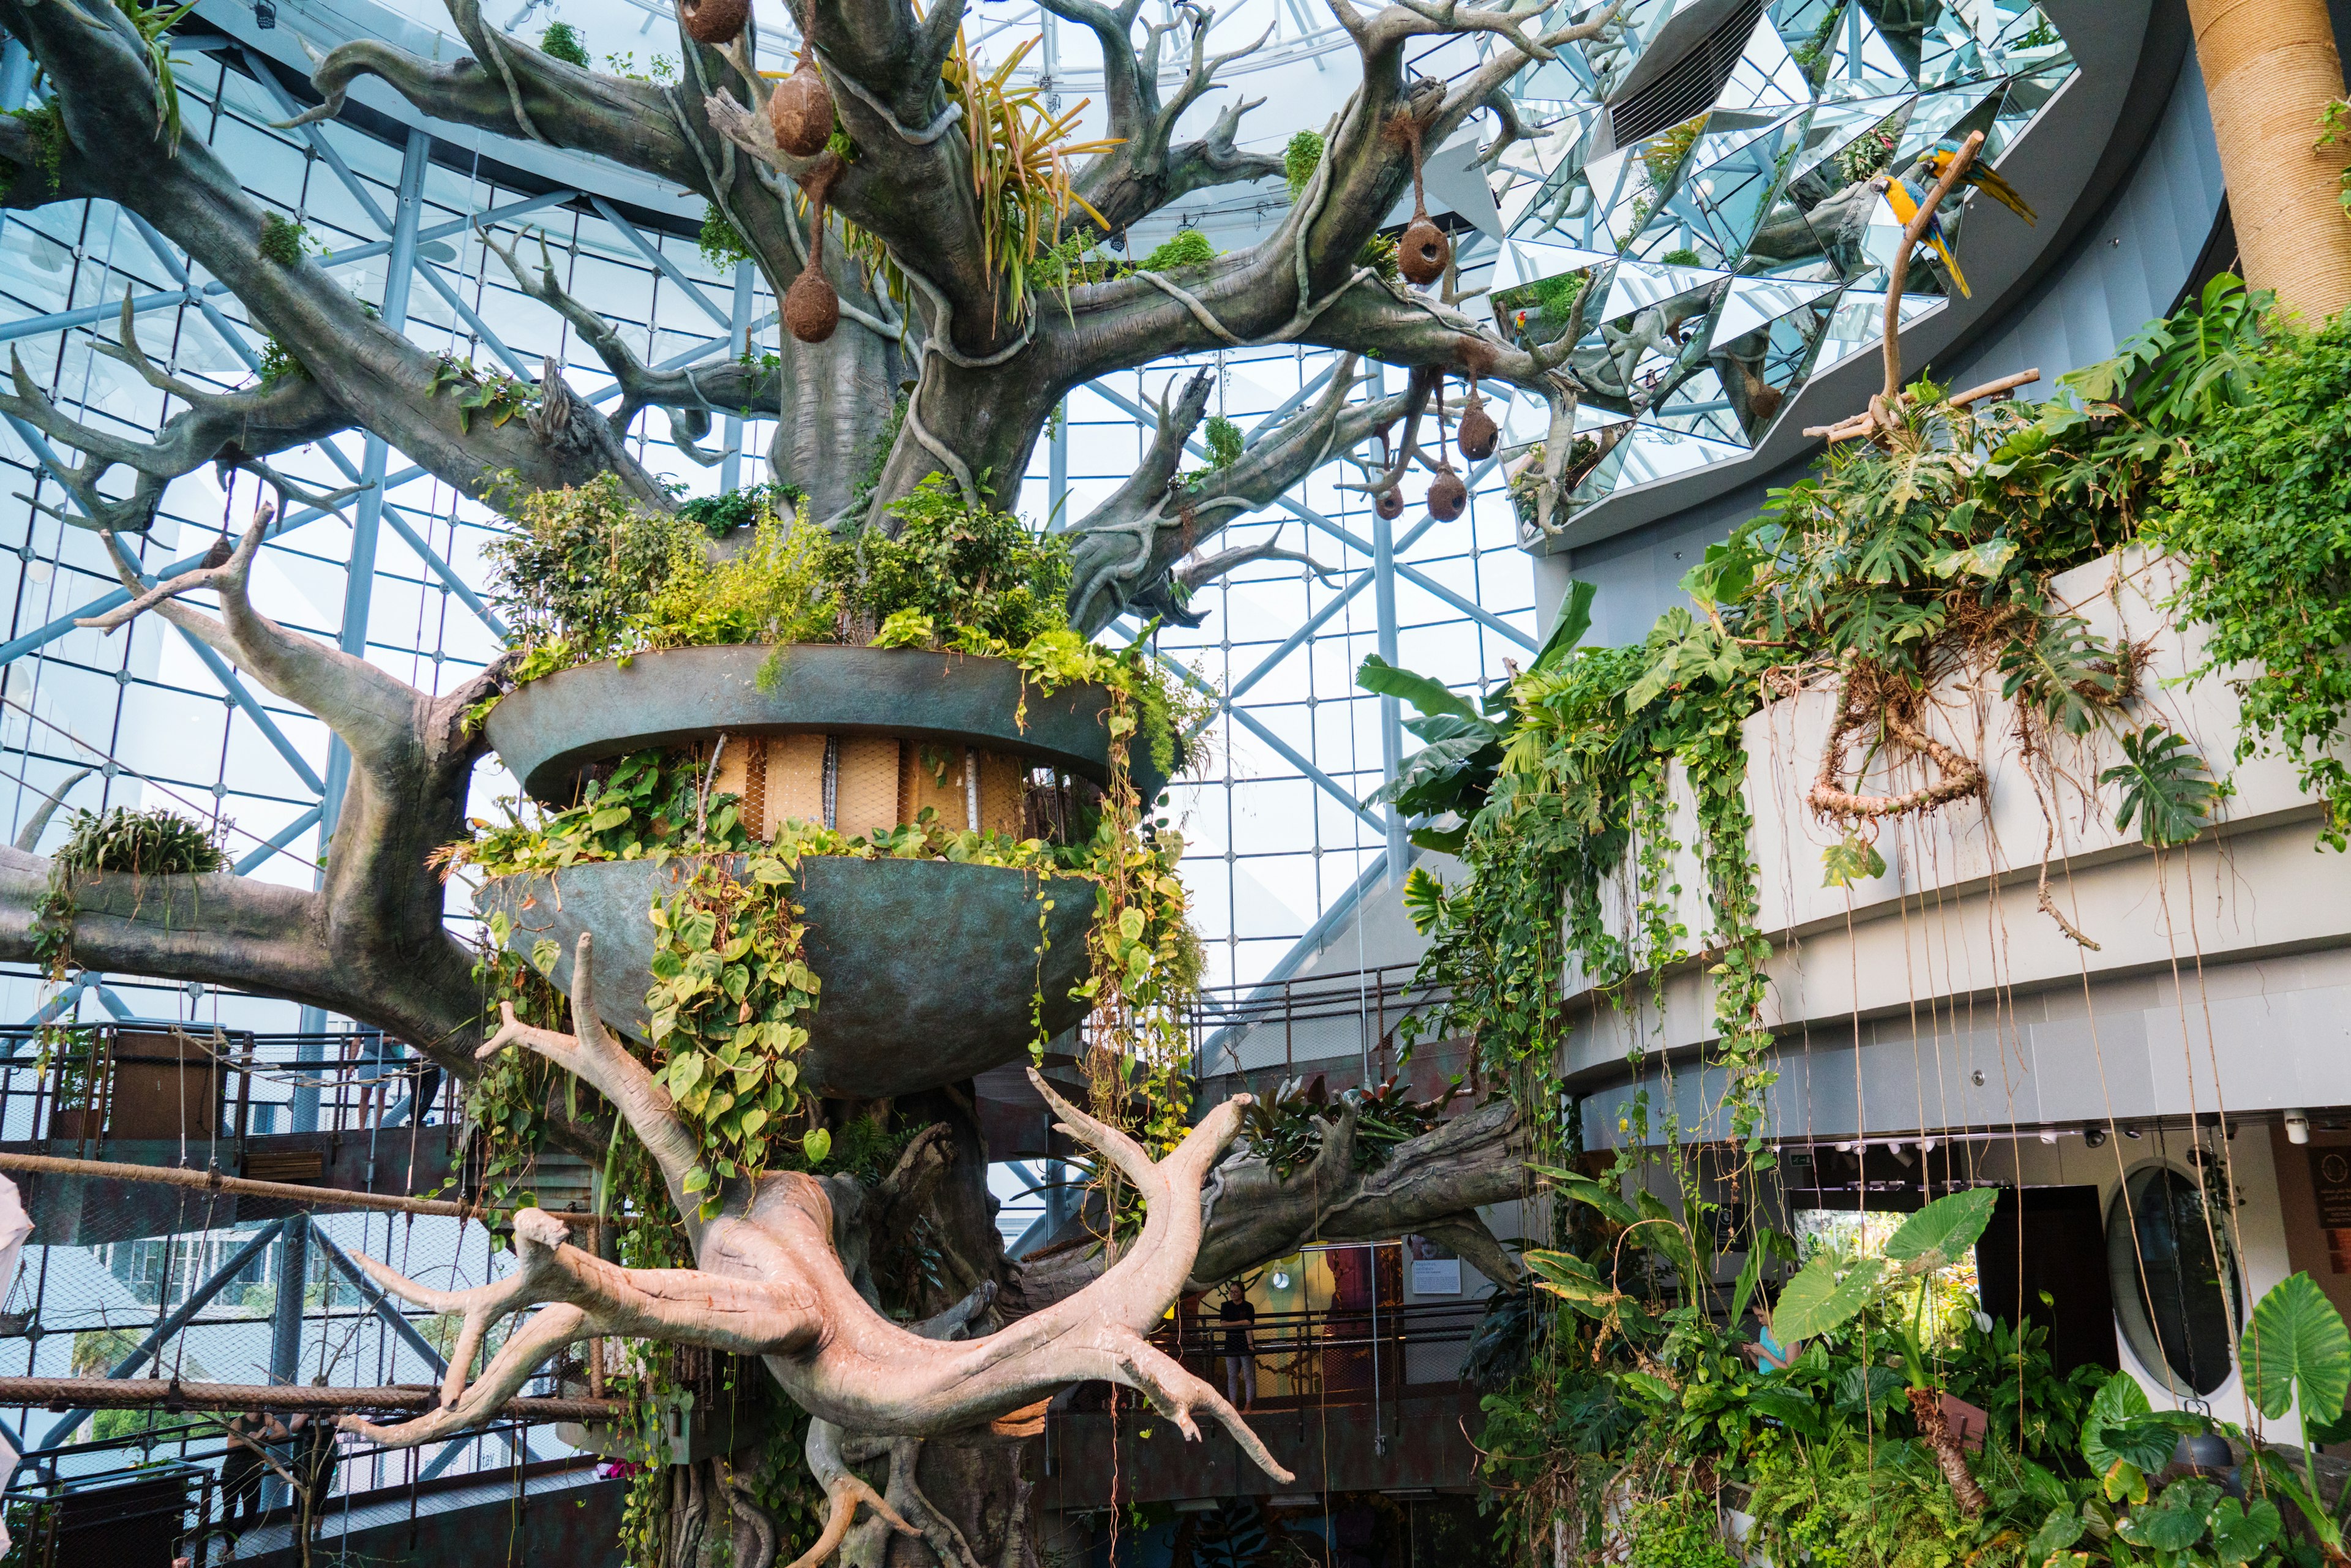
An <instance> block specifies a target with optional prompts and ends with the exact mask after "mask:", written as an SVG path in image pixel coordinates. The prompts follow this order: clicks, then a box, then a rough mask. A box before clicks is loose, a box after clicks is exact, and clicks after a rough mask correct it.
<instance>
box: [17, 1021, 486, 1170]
mask: <svg viewBox="0 0 2351 1568" xmlns="http://www.w3.org/2000/svg"><path fill="white" fill-rule="evenodd" d="M461 1111H462V1102H461V1090H460V1088H459V1086H458V1085H457V1084H455V1082H452V1081H451V1080H450V1079H449V1077H448V1075H447V1074H445V1073H444V1072H443V1071H441V1070H440V1069H439V1068H438V1067H436V1066H434V1064H433V1063H432V1062H431V1061H427V1060H426V1059H425V1058H423V1056H421V1055H419V1054H417V1053H416V1052H415V1051H413V1050H411V1049H410V1048H409V1047H407V1046H406V1045H404V1044H402V1042H400V1041H398V1040H392V1039H391V1038H389V1037H387V1036H385V1035H383V1034H381V1032H380V1031H376V1030H357V1029H354V1030H329V1031H325V1032H320V1033H309V1034H303V1033H258V1032H256V1031H254V1030H221V1029H215V1028H214V1027H212V1026H210V1025H188V1024H175V1023H172V1022H168V1021H158V1022H152V1023H150V1022H145V1021H141V1020H136V1019H133V1020H127V1021H120V1022H107V1023H92V1024H78V1025H74V1026H71V1027H69V1028H59V1027H57V1026H54V1025H52V1026H48V1027H47V1028H39V1027H35V1026H30V1025H15V1026H0V1141H5V1142H11V1143H24V1142H37V1143H44V1144H47V1145H50V1146H51V1147H52V1149H53V1151H54V1152H56V1153H59V1154H73V1155H77V1156H78V1157H84V1158H96V1157H99V1153H100V1152H101V1151H102V1150H103V1149H104V1148H105V1146H106V1145H108V1144H109V1143H110V1142H121V1141H126V1140H135V1139H142V1138H157V1137H161V1138H166V1139H172V1138H178V1139H184V1140H186V1141H189V1142H209V1141H212V1140H215V1139H233V1140H236V1141H238V1142H240V1143H241V1142H243V1141H244V1140H245V1139H246V1138H247V1137H250V1136H254V1135H256V1134H260V1135H266V1134H272V1133H286V1132H296V1131H300V1132H319V1133H365V1132H372V1131H378V1130H381V1129H383V1128H387V1127H391V1126H400V1127H411V1126H431V1125H439V1124H447V1123H452V1122H455V1121H456V1120H458V1119H459V1116H460V1114H461Z"/></svg>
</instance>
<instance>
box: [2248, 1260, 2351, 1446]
mask: <svg viewBox="0 0 2351 1568" xmlns="http://www.w3.org/2000/svg"><path fill="white" fill-rule="evenodd" d="M2237 1355H2238V1361H2239V1364H2240V1365H2241V1366H2243V1367H2244V1368H2245V1372H2246V1377H2245V1381H2246V1384H2247V1385H2248V1389H2249V1391H2250V1392H2251V1393H2252V1396H2253V1405H2254V1407H2255V1408H2257V1409H2259V1410H2260V1411H2261V1413H2262V1415H2263V1416H2267V1417H2269V1418H2270V1419H2271V1420H2273V1421H2274V1420H2276V1419H2277V1418H2278V1417H2279V1416H2283V1415H2284V1414H2285V1413H2286V1410H2287V1409H2288V1407H2290V1406H2292V1405H2293V1403H2294V1393H2295V1390H2296V1388H2297V1387H2299V1389H2300V1391H2301V1394H2302V1407H2303V1408H2304V1409H2305V1410H2316V1411H2325V1412H2327V1413H2329V1414H2332V1413H2333V1412H2335V1411H2338V1410H2340V1409H2342V1408H2343V1397H2344V1395H2345V1393H2346V1391H2351V1331H2346V1329H2345V1328H2344V1326H2343V1314H2342V1313H2341V1312H2336V1311H2335V1303H2334V1302H2332V1301H2328V1300H2327V1299H2326V1296H2325V1292H2323V1291H2320V1290H2319V1288H2318V1286H2317V1285H2316V1284H2315V1283H2314V1282H2313V1281H2312V1280H2311V1278H2310V1276H2309V1275H2307V1274H2295V1275H2293V1276H2291V1277H2290V1278H2287V1279H2284V1280H2281V1281H2278V1282H2277V1284H2276V1285H2274V1286H2273V1287H2272V1288H2271V1290H2270V1293H2269V1294H2268V1295H2266V1296H2263V1297H2262V1299H2261V1301H2260V1303H2259V1304H2258V1305H2256V1306H2255V1307H2254V1308H2253V1317H2252V1322H2250V1323H2248V1324H2247V1325H2246V1327H2245V1336H2244V1341H2243V1343H2241V1344H2240V1345H2239V1346H2238V1348H2237Z"/></svg>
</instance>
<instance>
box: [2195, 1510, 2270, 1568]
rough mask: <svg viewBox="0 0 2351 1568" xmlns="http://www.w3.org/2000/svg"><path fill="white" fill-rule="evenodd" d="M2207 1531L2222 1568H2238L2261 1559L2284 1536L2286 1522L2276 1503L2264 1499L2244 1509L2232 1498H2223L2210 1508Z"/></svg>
mask: <svg viewBox="0 0 2351 1568" xmlns="http://www.w3.org/2000/svg"><path fill="white" fill-rule="evenodd" d="M2210 1528H2211V1531H2212V1555H2213V1557H2214V1558H2215V1559H2216V1560H2217V1561H2218V1562H2219V1563H2220V1564H2221V1568H2237V1565H2238V1564H2239V1563H2250V1562H2252V1560H2253V1559H2254V1558H2255V1557H2258V1556H2260V1555H2261V1553H2262V1552H2264V1551H2265V1550H2267V1549H2268V1547H2269V1545H2270V1543H2271V1542H2274V1541H2275V1540H2277V1538H2278V1537H2279V1536H2280V1535H2282V1534H2283V1533H2284V1532H2285V1521H2284V1520H2283V1518H2282V1517H2280V1515H2279V1513H2278V1507H2277V1504H2275V1503H2273V1502H2272V1501H2270V1500H2269V1499H2267V1498H2259V1499H2256V1500H2254V1502H2253V1505H2252V1507H2251V1508H2247V1507H2245V1506H2244V1505H2243V1504H2241V1503H2240V1502H2239V1501H2238V1500H2236V1499H2235V1498H2232V1497H2224V1498H2222V1499H2221V1500H2220V1501H2219V1502H2217V1503H2215V1504H2214V1505H2213V1507H2212V1515H2211V1525H2210Z"/></svg>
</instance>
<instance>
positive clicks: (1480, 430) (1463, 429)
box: [1455, 387, 1502, 463]
mask: <svg viewBox="0 0 2351 1568" xmlns="http://www.w3.org/2000/svg"><path fill="white" fill-rule="evenodd" d="M1501 434H1502V433H1501V430H1500V428H1499V426H1497V425H1496V424H1495V423H1494V416H1493V415H1492V414H1490V413H1487V412H1486V400H1485V399H1484V398H1482V397H1479V395H1478V391H1477V389H1476V388H1475V387H1472V388H1471V389H1470V391H1469V401H1468V402H1467V403H1465V404H1463V405H1462V409H1461V423H1460V426H1459V428H1458V430H1457V431H1456V432H1455V439H1456V440H1458V442H1459V443H1460V446H1461V455H1462V456H1463V457H1465V458H1468V460H1469V461H1470V462H1472V463H1483V462H1484V461H1486V459H1487V458H1489V457H1491V456H1492V455H1494V443H1495V442H1496V441H1498V440H1499V439H1500V438H1501Z"/></svg>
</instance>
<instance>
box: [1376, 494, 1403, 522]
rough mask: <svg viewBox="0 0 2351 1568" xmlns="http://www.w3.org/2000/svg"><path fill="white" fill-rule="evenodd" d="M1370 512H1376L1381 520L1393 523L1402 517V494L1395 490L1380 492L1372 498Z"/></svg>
mask: <svg viewBox="0 0 2351 1568" xmlns="http://www.w3.org/2000/svg"><path fill="white" fill-rule="evenodd" d="M1372 510H1374V511H1375V512H1377V513H1378V514H1379V515H1380V516H1381V517H1382V518H1383V519H1384V520H1386V521H1388V522H1391V523H1393V522H1395V520H1396V519H1397V518H1398V517H1403V516H1404V492H1403V491H1401V490H1396V489H1386V490H1382V491H1381V492H1380V493H1379V494H1378V495H1376V496H1374V497H1372Z"/></svg>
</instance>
